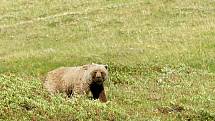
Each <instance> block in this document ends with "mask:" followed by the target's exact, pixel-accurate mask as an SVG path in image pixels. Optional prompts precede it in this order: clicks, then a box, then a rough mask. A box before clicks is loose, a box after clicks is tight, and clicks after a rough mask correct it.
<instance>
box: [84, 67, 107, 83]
mask: <svg viewBox="0 0 215 121" xmlns="http://www.w3.org/2000/svg"><path fill="white" fill-rule="evenodd" d="M83 67H84V69H85V70H87V72H88V74H89V80H91V83H95V84H99V85H100V84H103V82H104V81H105V80H106V79H107V78H108V66H107V65H101V64H89V65H85V66H83Z"/></svg>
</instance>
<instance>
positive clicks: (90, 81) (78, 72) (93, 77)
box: [44, 64, 108, 102]
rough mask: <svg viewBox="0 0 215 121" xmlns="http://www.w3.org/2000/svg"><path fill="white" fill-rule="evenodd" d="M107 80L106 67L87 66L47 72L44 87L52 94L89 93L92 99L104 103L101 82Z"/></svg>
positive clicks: (104, 98)
mask: <svg viewBox="0 0 215 121" xmlns="http://www.w3.org/2000/svg"><path fill="white" fill-rule="evenodd" d="M107 78H108V71H107V66H106V65H100V64H89V65H83V66H78V67H61V68H57V69H55V70H53V71H50V72H48V74H47V76H46V79H45V82H44V87H45V88H46V89H47V90H48V91H49V92H50V93H52V94H54V93H57V92H65V93H66V94H67V95H68V96H69V97H70V96H71V94H76V93H77V94H85V93H87V94H88V93H89V92H91V93H92V95H93V98H94V99H99V100H100V101H101V102H106V101H107V98H106V95H105V91H104V86H103V82H104V81H105V80H106V79H107Z"/></svg>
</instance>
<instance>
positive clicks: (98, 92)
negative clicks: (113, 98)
mask: <svg viewBox="0 0 215 121" xmlns="http://www.w3.org/2000/svg"><path fill="white" fill-rule="evenodd" d="M90 91H91V92H92V94H93V99H99V100H100V101H101V102H107V98H106V95H105V91H104V86H103V84H91V85H90Z"/></svg>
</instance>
